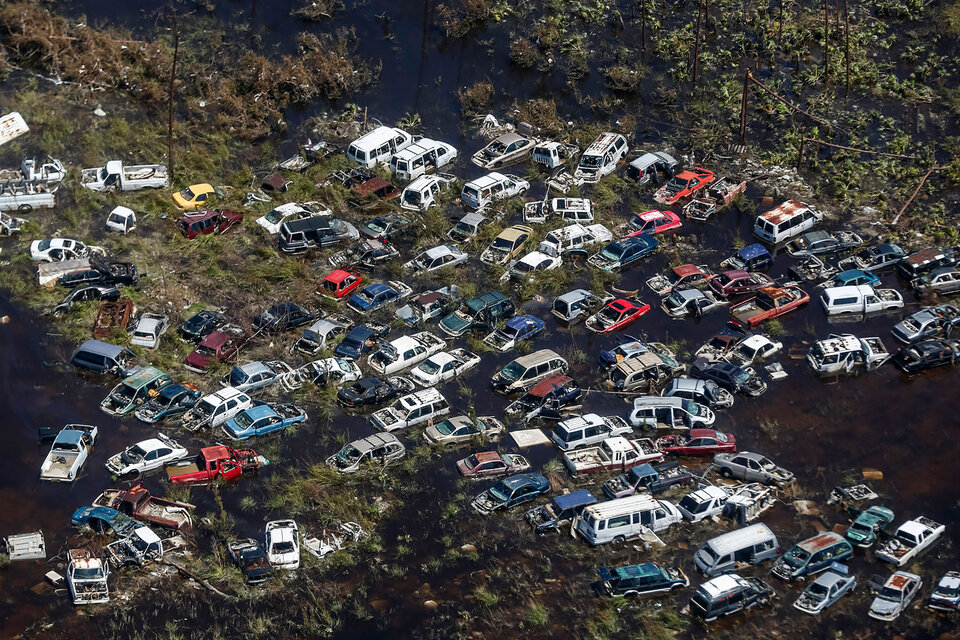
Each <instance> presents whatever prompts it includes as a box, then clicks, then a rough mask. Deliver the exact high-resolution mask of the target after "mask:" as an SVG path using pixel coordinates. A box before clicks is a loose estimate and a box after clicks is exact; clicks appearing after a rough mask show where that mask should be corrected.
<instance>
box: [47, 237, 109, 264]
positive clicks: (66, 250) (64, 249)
mask: <svg viewBox="0 0 960 640" xmlns="http://www.w3.org/2000/svg"><path fill="white" fill-rule="evenodd" d="M93 253H97V254H100V255H106V253H107V252H106V250H105V249H104V248H103V247H93V246H89V247H88V246H87V245H85V244H83V243H82V242H80V241H79V240H71V239H70V238H51V239H50V240H34V241H33V242H31V243H30V257H31V258H33V259H34V260H36V261H37V262H62V261H63V260H76V259H77V258H86V257H87V256H89V255H90V254H93Z"/></svg>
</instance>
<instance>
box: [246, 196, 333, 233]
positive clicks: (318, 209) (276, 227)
mask: <svg viewBox="0 0 960 640" xmlns="http://www.w3.org/2000/svg"><path fill="white" fill-rule="evenodd" d="M330 215H333V211H331V210H330V209H329V208H328V207H327V206H326V205H325V204H322V203H320V202H303V203H299V202H288V203H286V204H281V205H280V206H278V207H277V208H275V209H272V210H270V212H269V213H268V214H267V215H265V216H263V217H260V218H257V224H258V225H260V226H261V227H263V228H264V229H266V230H267V233H269V234H270V235H274V236H275V235H277V234H278V233H279V232H280V227H282V226H283V223H284V222H288V221H290V220H301V219H303V218H311V217H313V216H330Z"/></svg>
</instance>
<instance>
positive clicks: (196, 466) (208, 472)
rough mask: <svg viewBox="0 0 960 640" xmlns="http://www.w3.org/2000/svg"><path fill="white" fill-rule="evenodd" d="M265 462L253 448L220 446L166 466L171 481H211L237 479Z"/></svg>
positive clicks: (207, 448) (204, 449)
mask: <svg viewBox="0 0 960 640" xmlns="http://www.w3.org/2000/svg"><path fill="white" fill-rule="evenodd" d="M265 464H267V460H266V459H265V458H263V457H262V456H260V455H258V454H257V452H256V451H254V450H253V449H232V448H230V447H227V446H223V445H218V446H215V447H204V448H203V449H201V450H200V453H199V455H197V456H196V457H194V458H187V459H185V460H180V461H179V462H173V463H170V464H168V465H167V466H166V467H164V469H166V471H167V478H169V479H170V482H210V481H211V480H217V479H218V478H223V479H224V480H233V479H234V478H239V477H240V475H241V474H243V472H244V471H253V470H255V469H259V468H260V466H261V465H265Z"/></svg>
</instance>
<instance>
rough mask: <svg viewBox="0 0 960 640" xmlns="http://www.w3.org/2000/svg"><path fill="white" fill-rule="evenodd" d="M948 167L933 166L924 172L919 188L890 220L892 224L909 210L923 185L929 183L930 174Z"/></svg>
mask: <svg viewBox="0 0 960 640" xmlns="http://www.w3.org/2000/svg"><path fill="white" fill-rule="evenodd" d="M946 168H947V167H937V166H931V167H930V169H929V170H928V171H927V173H925V174H924V176H923V179H922V180H920V184H918V185H917V188H916V189H914V190H913V195H911V196H910V199H909V200H907V201H906V202H905V203H904V204H903V207H902V208H901V209H900V212H899V213H898V214H897V215H896V217H895V218H894V219H893V220H892V221H891V222H890V224H897V222H899V221H900V216H902V215H903V212H904V211H906V210H907V207H909V206H910V203H912V202H913V199H914V198H916V197H917V194H918V193H920V189H922V188H923V185H925V184H926V183H927V178H929V177H930V175H931V174H932V173H933V172H934V171H940V170H941V169H946Z"/></svg>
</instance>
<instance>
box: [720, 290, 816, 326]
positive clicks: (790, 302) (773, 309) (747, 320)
mask: <svg viewBox="0 0 960 640" xmlns="http://www.w3.org/2000/svg"><path fill="white" fill-rule="evenodd" d="M808 302H810V294H808V293H807V292H806V291H804V290H803V289H801V288H800V287H795V286H793V285H790V286H786V287H764V288H763V289H760V290H759V291H758V292H757V295H756V296H754V297H753V298H750V299H749V300H745V301H743V302H741V303H740V304H736V305H734V306H732V307H730V317H731V318H733V323H734V324H737V325H740V326H744V327H755V326H757V325H758V324H760V323H761V322H764V321H765V320H770V319H772V318H777V317H779V316H782V315H783V314H785V313H790V312H791V311H793V310H794V309H798V308H800V307H801V306H802V305H805V304H807V303H808Z"/></svg>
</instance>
